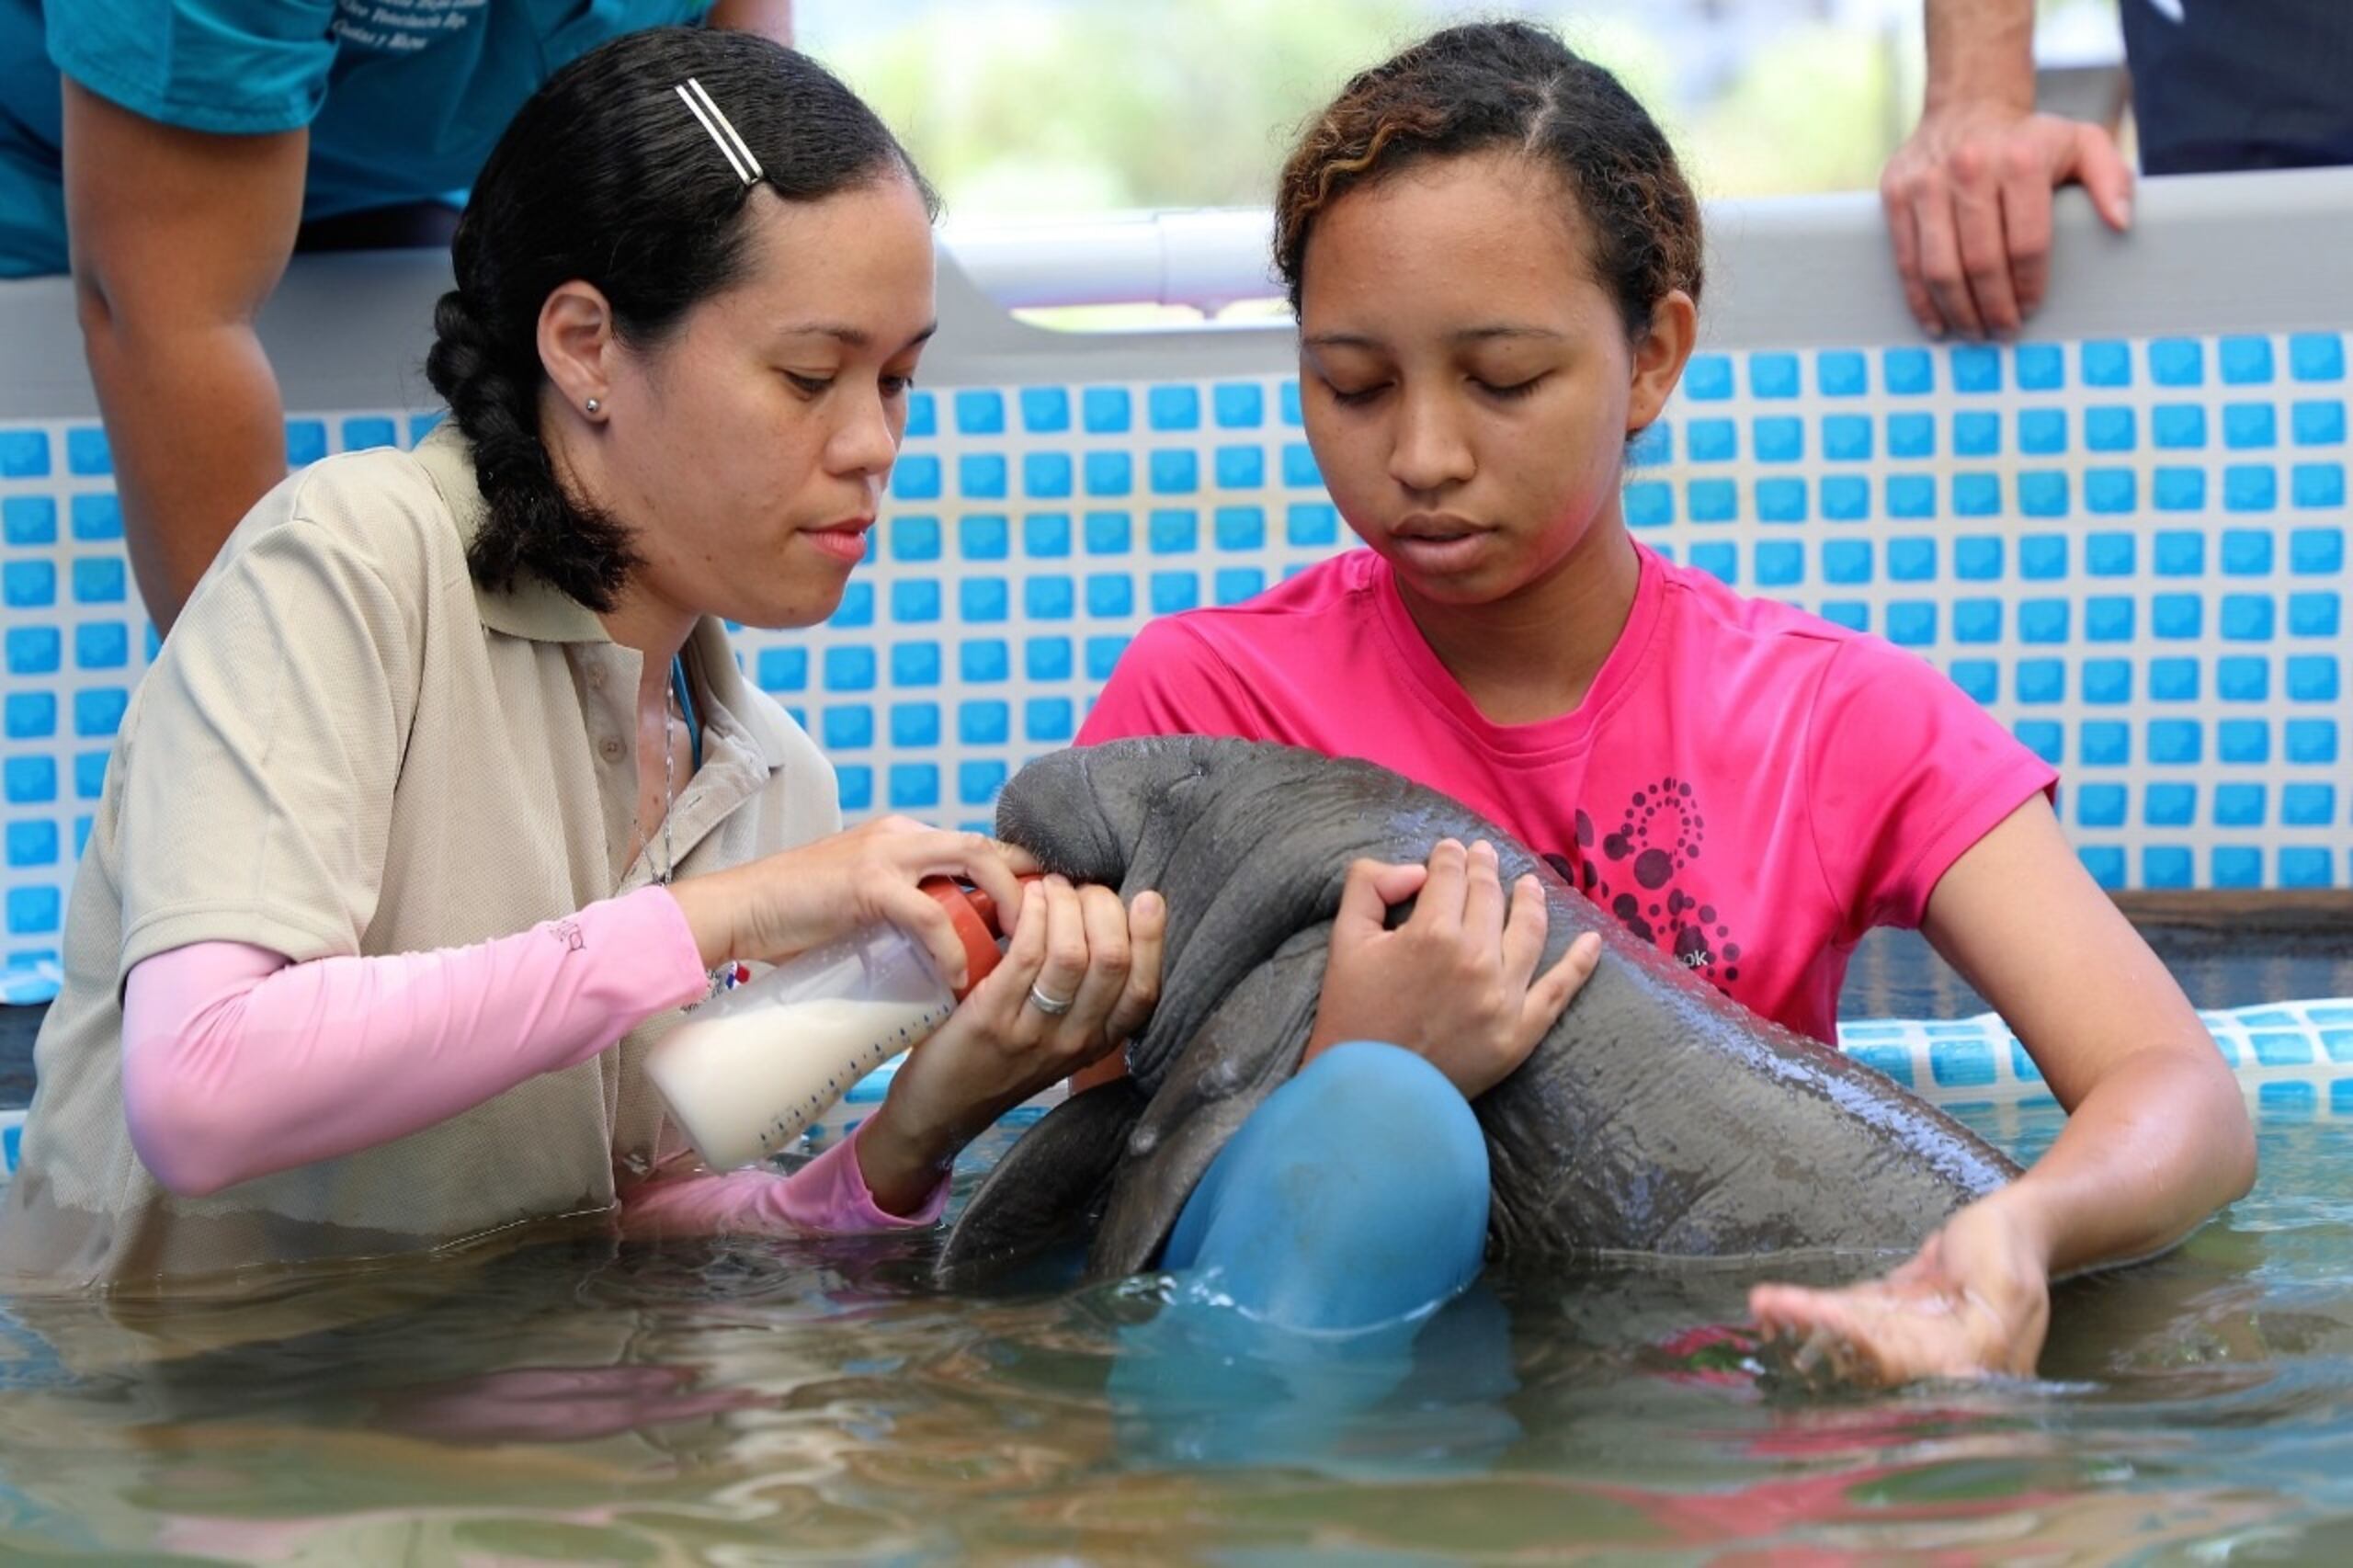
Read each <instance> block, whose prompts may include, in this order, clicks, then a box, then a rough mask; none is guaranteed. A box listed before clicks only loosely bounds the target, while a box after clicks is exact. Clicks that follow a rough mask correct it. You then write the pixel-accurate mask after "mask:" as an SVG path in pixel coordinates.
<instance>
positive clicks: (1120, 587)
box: [1086, 572, 1136, 620]
mask: <svg viewBox="0 0 2353 1568" xmlns="http://www.w3.org/2000/svg"><path fill="white" fill-rule="evenodd" d="M1135 608H1136V589H1135V580H1134V579H1133V578H1131V577H1130V576H1129V575H1128V574H1126V573H1124V572H1098V573H1096V574H1093V575H1091V576H1089V577H1088V578H1087V579H1086V613H1087V614H1088V615H1090V616H1094V617H1096V618H1097V619H1104V620H1109V619H1117V618H1120V617H1122V616H1129V615H1133V614H1134V613H1135Z"/></svg>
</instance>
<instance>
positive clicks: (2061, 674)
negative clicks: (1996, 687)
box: [2016, 659, 2067, 703]
mask: <svg viewBox="0 0 2353 1568" xmlns="http://www.w3.org/2000/svg"><path fill="white" fill-rule="evenodd" d="M2016 679H2017V689H2018V700H2019V701H2020V702H2028V703H2048V702H2059V701H2063V700H2064V699H2065V698H2066V696H2067V666H2066V665H2064V664H2063V663H2062V662H2060V661H2059V660H2057V659H2020V660H2019V661H2018V674H2017V677H2016Z"/></svg>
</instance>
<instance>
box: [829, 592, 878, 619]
mask: <svg viewBox="0 0 2353 1568" xmlns="http://www.w3.org/2000/svg"><path fill="white" fill-rule="evenodd" d="M826 624H827V625H829V626H871V625H873V624H874V585H873V584H871V583H852V584H850V585H848V586H847V587H846V588H844V589H843V590H842V602H841V604H840V605H839V606H838V607H836V608H835V610H834V613H833V614H832V615H831V616H829V617H827V618H826Z"/></svg>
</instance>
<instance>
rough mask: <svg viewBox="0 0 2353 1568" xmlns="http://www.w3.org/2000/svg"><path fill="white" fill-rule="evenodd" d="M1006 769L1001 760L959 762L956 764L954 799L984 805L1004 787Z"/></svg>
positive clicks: (966, 803)
mask: <svg viewBox="0 0 2353 1568" xmlns="http://www.w3.org/2000/svg"><path fill="white" fill-rule="evenodd" d="M1005 780H1006V766H1005V764H1003V763H1001V762H960V763H958V764H957V765H956V799H957V800H958V801H960V802H961V803H962V804H964V805H967V806H985V805H987V804H988V803H989V802H990V801H994V800H995V799H996V792H997V791H998V790H1002V789H1004V788H1005Z"/></svg>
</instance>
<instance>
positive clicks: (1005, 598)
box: [899, 577, 1013, 621]
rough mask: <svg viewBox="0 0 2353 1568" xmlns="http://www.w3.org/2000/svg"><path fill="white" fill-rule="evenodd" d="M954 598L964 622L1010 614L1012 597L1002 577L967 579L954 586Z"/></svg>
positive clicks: (903, 617) (986, 619)
mask: <svg viewBox="0 0 2353 1568" xmlns="http://www.w3.org/2000/svg"><path fill="white" fill-rule="evenodd" d="M903 586H904V585H903ZM956 598H957V603H958V605H959V607H960V608H961V609H962V611H963V614H964V619H966V620H985V621H995V620H1003V619H1005V618H1006V616H1007V615H1009V614H1011V613H1012V608H1013V595H1012V592H1011V590H1010V589H1009V588H1008V587H1007V586H1006V581H1005V579H1004V578H1002V577H967V578H965V579H964V580H963V581H962V582H961V583H959V584H957V585H956ZM899 619H902V620H906V619H915V618H914V617H909V616H901V617H900V618H899Z"/></svg>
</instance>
